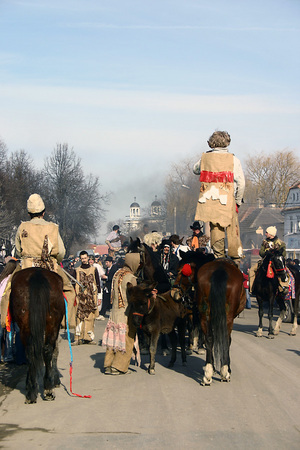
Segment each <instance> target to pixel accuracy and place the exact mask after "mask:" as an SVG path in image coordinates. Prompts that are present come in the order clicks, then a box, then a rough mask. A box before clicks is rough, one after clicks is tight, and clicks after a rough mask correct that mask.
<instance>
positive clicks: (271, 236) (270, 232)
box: [249, 226, 289, 294]
mask: <svg viewBox="0 0 300 450" xmlns="http://www.w3.org/2000/svg"><path fill="white" fill-rule="evenodd" d="M270 251H271V252H276V253H277V254H278V255H279V256H283V258H285V256H286V245H285V242H283V241H282V240H281V239H279V237H278V236H277V228H276V227H275V226H271V227H268V228H267V229H266V239H264V240H263V242H262V244H261V247H260V251H259V256H260V257H261V258H264V257H265V256H266V255H267V253H268V252H270ZM259 267H260V262H258V263H257V264H256V265H255V266H253V267H251V269H250V271H249V278H250V292H251V291H252V285H253V281H254V278H255V274H256V272H257V269H258V268H259ZM278 282H279V287H278V290H279V292H280V293H282V294H286V293H287V292H288V287H289V278H288V280H287V281H282V280H281V278H280V277H278Z"/></svg>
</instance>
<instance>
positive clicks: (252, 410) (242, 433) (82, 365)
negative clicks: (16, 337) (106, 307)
mask: <svg viewBox="0 0 300 450" xmlns="http://www.w3.org/2000/svg"><path fill="white" fill-rule="evenodd" d="M253 304H254V307H253V308H252V309H251V310H245V311H244V312H243V313H242V314H241V317H239V318H237V319H236V321H235V326H234V331H233V333H232V347H231V366H232V377H231V382H230V383H220V381H219V376H218V375H217V374H216V376H215V377H214V379H213V383H212V385H211V386H201V384H200V380H201V377H202V373H203V372H202V367H203V364H204V356H202V355H196V354H193V355H192V356H188V360H187V367H183V366H182V365H181V360H180V353H179V352H178V361H177V363H176V365H175V367H174V368H173V369H168V368H167V364H168V362H169V357H168V356H167V357H163V356H162V355H158V356H157V364H156V375H155V376H151V375H148V373H147V372H146V371H145V366H147V365H148V362H149V357H147V356H146V357H145V356H142V362H143V363H145V365H142V366H141V367H136V366H133V365H131V366H130V368H131V369H132V370H131V374H130V375H123V376H111V375H104V374H103V373H102V372H101V370H102V369H103V360H104V352H105V351H104V349H103V348H102V347H100V346H97V347H96V346H88V345H82V346H79V347H75V348H74V347H72V350H73V357H74V364H73V367H74V368H73V391H74V392H76V393H78V394H82V395H91V396H92V398H91V399H81V398H78V397H75V396H70V395H69V393H68V392H69V386H70V385H69V361H70V353H69V347H68V344H67V341H66V340H64V339H63V340H62V341H61V344H60V356H59V361H58V362H59V369H60V372H61V375H62V379H61V381H62V383H63V386H61V387H60V388H59V389H56V400H55V401H54V402H45V401H43V400H42V398H41V397H40V396H39V397H38V400H37V403H36V404H34V405H26V404H24V400H25V397H24V390H25V373H24V374H23V375H22V376H21V378H20V381H19V383H18V384H17V387H16V388H15V389H13V390H12V391H10V392H9V393H7V394H5V395H3V396H2V397H1V398H0V403H1V412H0V417H1V420H0V423H1V424H0V447H1V448H22V449H27V448H28V449H29V448H36V447H41V448H46V449H52V448H53V449H60V448H61V449H77V448H85V447H90V448H96V447H99V448H110V449H114V448H118V449H129V448H130V449H134V448H144V449H148V448H153V449H164V448H173V449H182V448H189V449H191V448H192V449H217V448H222V449H233V448H234V449H253V448H258V449H273V450H274V449H283V448H288V449H296V448H297V449H298V448H299V447H300V389H299V385H300V382H299V380H300V369H299V368H300V364H299V362H300V360H299V355H300V351H299V350H300V329H299V328H298V335H297V336H296V337H291V336H289V335H288V332H289V331H290V328H291V324H283V326H282V331H281V332H280V334H279V336H277V337H276V338H275V339H273V340H270V339H267V334H266V333H267V331H266V326H267V319H266V317H265V319H264V325H265V328H264V336H263V337H262V338H256V337H255V336H254V333H255V331H256V329H257V323H258V315H257V306H256V302H255V301H253ZM105 324H106V322H99V321H98V322H96V325H95V328H96V336H97V338H98V339H101V337H102V333H103V330H104V327H105ZM0 370H2V369H0ZM64 386H65V388H64Z"/></svg>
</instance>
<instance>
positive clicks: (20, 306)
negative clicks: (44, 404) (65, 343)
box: [9, 267, 65, 403]
mask: <svg viewBox="0 0 300 450" xmlns="http://www.w3.org/2000/svg"><path fill="white" fill-rule="evenodd" d="M9 304H10V313H11V318H12V320H13V321H14V322H16V323H17V324H18V326H19V328H20V337H21V340H22V343H23V345H24V347H25V353H26V357H27V362H28V373H27V379H26V402H25V403H36V399H37V395H38V383H37V375H38V372H39V370H40V369H41V368H42V366H43V362H44V363H45V374H44V393H43V398H44V400H54V399H55V394H54V392H53V388H54V387H55V386H59V385H60V379H59V372H58V369H57V357H58V348H57V338H58V333H59V329H60V324H61V321H62V319H63V316H64V312H65V304H64V297H63V281H62V278H61V277H60V276H59V275H58V274H56V273H55V272H51V271H50V270H46V269H41V268H36V267H32V268H29V269H23V270H20V271H19V272H16V273H15V275H14V276H13V278H12V283H11V295H10V303H9Z"/></svg>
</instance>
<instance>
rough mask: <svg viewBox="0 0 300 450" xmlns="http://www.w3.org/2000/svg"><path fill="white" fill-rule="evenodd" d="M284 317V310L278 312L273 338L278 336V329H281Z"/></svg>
mask: <svg viewBox="0 0 300 450" xmlns="http://www.w3.org/2000/svg"><path fill="white" fill-rule="evenodd" d="M284 315H285V310H284V309H282V310H281V311H280V314H279V317H278V319H277V321H276V324H275V328H274V335H275V336H277V335H278V334H279V331H280V328H281V324H282V321H283V319H284Z"/></svg>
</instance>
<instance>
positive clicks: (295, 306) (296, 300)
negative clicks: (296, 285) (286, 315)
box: [290, 293, 300, 336]
mask: <svg viewBox="0 0 300 450" xmlns="http://www.w3.org/2000/svg"><path fill="white" fill-rule="evenodd" d="M299 298H300V296H299V295H297V293H296V298H295V302H294V321H293V325H292V330H291V332H290V336H296V333H297V328H298V311H299Z"/></svg>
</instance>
